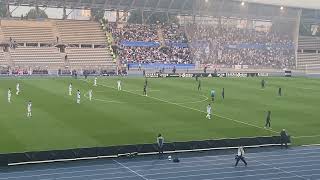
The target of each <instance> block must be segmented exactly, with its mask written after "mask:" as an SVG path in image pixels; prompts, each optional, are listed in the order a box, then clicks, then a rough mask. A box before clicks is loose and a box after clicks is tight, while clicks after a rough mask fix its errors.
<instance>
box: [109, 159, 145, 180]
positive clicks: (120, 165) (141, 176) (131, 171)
mask: <svg viewBox="0 0 320 180" xmlns="http://www.w3.org/2000/svg"><path fill="white" fill-rule="evenodd" d="M113 161H114V162H116V163H117V164H119V165H120V166H122V167H124V168H126V169H128V170H129V171H131V172H132V173H134V174H135V175H137V176H139V177H141V178H142V179H144V180H148V179H147V178H145V177H144V176H142V175H141V174H139V173H137V172H135V171H134V170H132V169H131V168H129V167H127V166H125V165H123V164H122V163H121V162H119V161H117V160H113Z"/></svg>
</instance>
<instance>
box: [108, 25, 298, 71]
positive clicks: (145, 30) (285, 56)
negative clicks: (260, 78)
mask: <svg viewBox="0 0 320 180" xmlns="http://www.w3.org/2000/svg"><path fill="white" fill-rule="evenodd" d="M110 32H112V34H113V37H114V39H115V40H116V43H117V45H118V47H119V48H118V49H119V51H118V54H119V57H120V60H121V62H122V63H124V64H127V63H156V62H157V63H166V64H169V63H174V64H181V63H194V62H195V61H200V62H202V63H206V64H213V65H216V66H220V67H233V66H235V65H246V66H251V67H253V66H254V67H270V68H286V67H292V66H294V63H295V61H294V59H295V56H294V48H293V41H292V40H291V39H290V38H289V37H287V36H284V35H279V34H276V33H272V32H268V31H257V30H252V29H239V28H235V27H227V26H220V27H217V26H213V25H195V24H192V25H187V26H186V27H181V26H180V25H176V24H171V25H141V24H127V25H123V26H121V27H119V26H117V25H115V24H112V25H110ZM159 32H160V33H161V32H162V33H161V34H162V36H161V35H160V34H159ZM187 35H188V36H187ZM188 38H189V39H188ZM123 40H126V41H142V42H157V43H159V46H152V47H146V46H123V45H122V44H121V41H123Z"/></svg>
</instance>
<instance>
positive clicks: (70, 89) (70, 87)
mask: <svg viewBox="0 0 320 180" xmlns="http://www.w3.org/2000/svg"><path fill="white" fill-rule="evenodd" d="M69 96H72V83H70V84H69Z"/></svg>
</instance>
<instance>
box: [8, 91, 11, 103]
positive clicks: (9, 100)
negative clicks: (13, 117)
mask: <svg viewBox="0 0 320 180" xmlns="http://www.w3.org/2000/svg"><path fill="white" fill-rule="evenodd" d="M8 103H11V88H9V89H8Z"/></svg>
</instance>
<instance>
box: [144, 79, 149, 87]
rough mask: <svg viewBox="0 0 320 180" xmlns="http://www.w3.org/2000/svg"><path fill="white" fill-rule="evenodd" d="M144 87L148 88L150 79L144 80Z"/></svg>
mask: <svg viewBox="0 0 320 180" xmlns="http://www.w3.org/2000/svg"><path fill="white" fill-rule="evenodd" d="M144 85H145V86H148V79H147V78H146V79H145V80H144Z"/></svg>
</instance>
